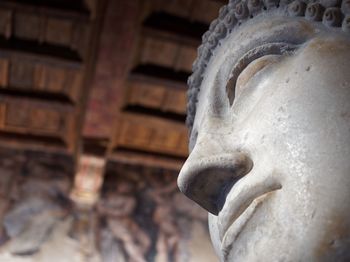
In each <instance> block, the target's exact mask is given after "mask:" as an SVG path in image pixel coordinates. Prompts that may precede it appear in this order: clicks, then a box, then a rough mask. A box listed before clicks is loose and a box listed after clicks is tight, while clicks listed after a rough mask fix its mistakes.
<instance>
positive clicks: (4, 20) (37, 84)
mask: <svg viewBox="0 0 350 262" xmlns="http://www.w3.org/2000/svg"><path fill="white" fill-rule="evenodd" d="M222 2H223V1H219V0H216V1H215V0H168V1H164V0H138V1H137V0H135V1H130V0H118V1H114V0H109V1H108V0H85V1H83V0H75V1H71V0H2V1H1V2H0V144H1V145H5V146H11V147H17V148H23V149H25V148H30V149H37V150H41V151H59V152H64V153H66V154H69V155H72V156H74V157H77V156H78V155H79V154H81V153H91V152H93V153H94V154H99V155H102V156H104V157H106V158H107V159H110V160H113V161H119V162H127V163H131V164H132V163H140V162H142V163H143V162H144V163H146V164H147V163H148V164H150V165H155V166H165V167H172V168H176V167H178V166H179V165H180V164H181V163H182V161H183V160H184V158H185V157H186V156H187V154H188V153H187V136H188V135H187V130H186V127H185V125H184V122H185V114H186V89H187V86H186V80H187V77H188V75H189V74H190V71H191V66H192V63H193V60H194V59H195V57H196V53H197V47H198V45H199V44H200V41H201V35H202V34H203V33H204V32H205V31H206V30H207V28H208V25H209V23H210V21H211V20H213V19H214V18H215V17H216V16H217V14H218V10H219V8H220V7H221V5H222Z"/></svg>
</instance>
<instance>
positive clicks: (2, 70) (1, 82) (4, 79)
mask: <svg viewBox="0 0 350 262" xmlns="http://www.w3.org/2000/svg"><path fill="white" fill-rule="evenodd" d="M8 73H9V60H8V59H4V58H0V87H7V86H8Z"/></svg>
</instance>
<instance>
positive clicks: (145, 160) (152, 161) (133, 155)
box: [108, 150, 185, 170]
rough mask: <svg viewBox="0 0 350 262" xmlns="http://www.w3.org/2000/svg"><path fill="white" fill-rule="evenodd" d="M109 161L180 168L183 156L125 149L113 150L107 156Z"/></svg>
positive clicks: (172, 168)
mask: <svg viewBox="0 0 350 262" xmlns="http://www.w3.org/2000/svg"><path fill="white" fill-rule="evenodd" d="M108 160H109V161H112V162H118V163H123V164H129V165H142V166H147V167H156V168H164V169H170V170H180V169H181V167H182V165H183V163H184V162H185V158H182V159H181V158H175V157H166V156H159V155H156V154H152V153H137V152H127V151H118V150H117V151H115V152H113V153H112V154H111V155H109V157H108Z"/></svg>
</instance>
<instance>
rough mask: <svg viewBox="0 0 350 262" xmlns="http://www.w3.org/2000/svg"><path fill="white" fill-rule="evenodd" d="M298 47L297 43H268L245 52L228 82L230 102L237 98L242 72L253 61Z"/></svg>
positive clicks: (227, 88)
mask: <svg viewBox="0 0 350 262" xmlns="http://www.w3.org/2000/svg"><path fill="white" fill-rule="evenodd" d="M295 49H296V46H295V45H292V44H288V43H268V44H264V45H261V46H258V47H255V48H253V49H251V50H250V51H248V52H247V53H245V54H244V55H243V56H242V57H241V58H240V59H239V60H238V62H237V63H236V64H235V65H234V67H233V69H232V71H231V74H230V77H229V80H228V82H227V84H226V94H227V97H228V99H229V102H230V106H232V104H233V100H234V99H235V93H236V92H235V90H236V83H237V79H238V77H239V75H240V74H241V72H242V71H243V70H244V69H245V68H246V67H247V66H248V65H249V64H250V63H252V62H253V61H255V60H257V59H259V58H261V57H263V56H266V55H283V54H286V53H290V52H291V51H294V50H295Z"/></svg>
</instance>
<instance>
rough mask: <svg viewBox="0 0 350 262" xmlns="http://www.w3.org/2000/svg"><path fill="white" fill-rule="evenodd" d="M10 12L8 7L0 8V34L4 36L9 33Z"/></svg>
mask: <svg viewBox="0 0 350 262" xmlns="http://www.w3.org/2000/svg"><path fill="white" fill-rule="evenodd" d="M11 18H12V12H11V10H9V9H5V8H0V35H1V36H4V37H6V38H8V37H10V35H11V27H12V21H11V20H12V19H11Z"/></svg>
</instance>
